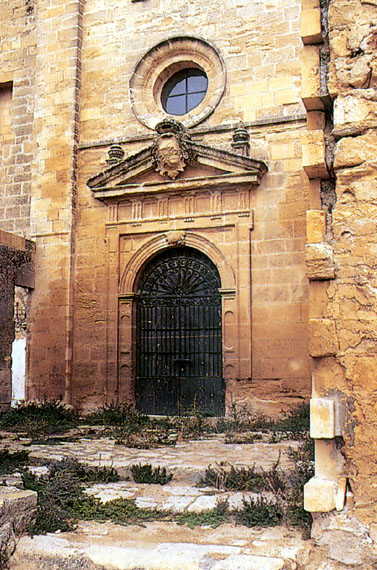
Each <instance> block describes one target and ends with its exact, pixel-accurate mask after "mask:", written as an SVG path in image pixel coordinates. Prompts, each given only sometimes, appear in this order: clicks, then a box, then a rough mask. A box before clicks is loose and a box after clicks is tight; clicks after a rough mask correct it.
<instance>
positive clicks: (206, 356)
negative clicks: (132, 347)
mask: <svg viewBox="0 0 377 570" xmlns="http://www.w3.org/2000/svg"><path fill="white" fill-rule="evenodd" d="M219 288H220V277H219V273H218V271H217V269H216V267H215V266H214V264H213V263H212V262H211V261H210V260H209V259H208V258H207V257H206V256H204V255H203V254H201V253H200V252H198V251H196V250H194V249H191V248H183V247H180V248H175V249H169V250H168V251H165V252H164V253H163V254H160V255H159V256H157V257H156V258H155V259H154V260H152V262H151V263H150V264H149V265H148V266H147V268H146V269H145V270H144V272H143V274H142V276H141V279H140V281H139V294H138V299H137V315H136V320H137V325H136V329H137V333H136V403H137V407H138V409H139V410H140V411H142V412H144V413H147V414H166V415H175V414H181V413H183V412H184V411H186V410H190V409H191V408H193V406H196V408H198V409H200V410H202V411H205V412H209V413H212V414H214V415H217V416H219V415H223V414H224V382H223V377H222V330H221V298H220V294H219Z"/></svg>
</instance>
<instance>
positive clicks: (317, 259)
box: [305, 242, 335, 280]
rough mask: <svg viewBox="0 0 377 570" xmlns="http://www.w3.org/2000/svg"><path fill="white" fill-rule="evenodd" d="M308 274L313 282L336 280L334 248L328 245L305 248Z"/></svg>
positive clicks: (320, 244)
mask: <svg viewBox="0 0 377 570" xmlns="http://www.w3.org/2000/svg"><path fill="white" fill-rule="evenodd" d="M305 262H306V274H307V276H308V278H309V279H311V280H322V279H334V278H335V266H334V259H333V250H332V247H331V246H330V245H329V244H327V243H324V242H322V243H311V244H306V246H305Z"/></svg>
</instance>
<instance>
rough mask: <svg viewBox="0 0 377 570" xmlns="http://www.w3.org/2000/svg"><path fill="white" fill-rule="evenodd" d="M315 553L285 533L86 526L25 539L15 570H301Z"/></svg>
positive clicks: (279, 529) (163, 526) (151, 525)
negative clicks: (303, 557)
mask: <svg viewBox="0 0 377 570" xmlns="http://www.w3.org/2000/svg"><path fill="white" fill-rule="evenodd" d="M308 548H309V545H308V542H307V541H305V542H304V541H302V539H301V538H300V535H299V533H297V532H294V531H291V530H288V529H286V528H284V527H275V528H273V529H246V528H240V527H235V526H233V525H223V526H221V527H219V528H218V529H208V528H200V529H193V530H191V529H188V528H187V527H180V526H179V525H176V524H175V523H161V522H156V523H147V524H145V525H143V526H142V527H140V526H135V525H132V526H127V527H123V526H119V525H114V524H112V523H92V522H91V523H85V524H81V525H80V526H79V528H78V529H77V530H76V531H75V532H71V533H61V534H59V535H56V534H54V535H47V536H36V537H34V538H30V537H23V538H22V539H21V540H20V541H19V543H18V546H17V550H16V553H15V555H14V556H13V557H12V559H11V563H10V570H63V569H64V570H66V569H67V570H71V569H76V568H77V569H78V568H80V569H81V568H84V569H87V570H104V569H106V570H136V569H137V570H295V569H296V568H297V565H296V562H295V560H296V558H297V556H298V554H299V553H300V552H301V551H305V550H307V549H308Z"/></svg>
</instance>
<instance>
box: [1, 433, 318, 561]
mask: <svg viewBox="0 0 377 570" xmlns="http://www.w3.org/2000/svg"><path fill="white" fill-rule="evenodd" d="M1 444H2V447H3V446H4V445H7V447H8V449H10V450H11V451H12V450H19V449H20V446H22V445H25V444H26V445H28V447H27V449H28V450H29V451H30V455H29V457H30V458H34V459H37V458H39V459H46V458H48V459H61V458H63V457H75V458H77V459H78V460H80V461H82V462H85V463H88V464H90V465H101V466H104V465H106V466H113V467H115V468H116V469H117V470H118V472H119V473H120V474H121V475H122V476H123V477H124V478H126V476H127V475H129V470H130V466H131V465H132V464H135V463H142V464H143V463H150V464H152V465H153V466H155V467H156V466H161V467H166V469H167V471H168V472H169V473H173V475H174V477H173V479H172V481H171V482H170V483H169V484H167V485H164V486H159V485H147V484H142V485H136V484H135V483H134V482H133V481H129V480H128V481H126V480H122V481H120V482H118V483H109V484H102V483H101V484H96V485H93V486H92V487H90V488H89V489H88V490H87V492H88V493H90V494H92V495H94V496H95V497H97V498H99V499H100V500H101V501H103V502H106V501H109V500H112V499H115V498H118V497H123V498H133V499H135V501H136V505H137V506H139V507H143V508H158V509H160V510H169V511H170V512H176V513H182V512H201V511H205V510H208V509H212V508H213V507H214V506H215V505H216V503H217V501H218V500H224V499H227V500H228V503H229V506H230V507H231V508H237V507H239V506H241V505H242V501H243V497H244V496H245V497H246V498H247V497H249V496H251V495H252V493H239V492H238V493H230V492H220V491H214V490H213V489H212V488H211V489H209V488H204V489H201V488H197V487H196V486H195V483H196V482H197V480H198V479H199V477H200V476H202V475H203V474H204V471H205V469H206V467H207V466H208V464H214V463H216V462H217V463H219V462H220V461H228V462H229V463H232V464H233V465H236V466H238V467H241V466H244V467H247V466H250V465H254V464H255V465H256V466H263V467H264V469H268V468H269V467H271V466H272V465H273V464H274V463H275V462H276V461H277V459H278V457H279V454H281V459H280V462H281V467H282V468H287V467H288V466H289V461H290V460H289V459H288V457H287V455H286V454H285V453H284V451H286V449H287V448H288V447H289V446H294V445H295V443H294V442H280V443H276V444H271V443H268V442H266V441H258V442H255V443H254V444H252V445H248V444H225V442H224V438H223V437H221V436H216V437H210V438H208V439H206V440H204V439H202V440H198V441H185V442H182V443H178V444H177V445H176V446H174V447H173V446H169V447H162V448H157V449H149V450H137V449H130V448H126V447H123V446H117V445H115V443H114V441H113V440H110V439H81V440H80V441H79V442H62V443H60V444H59V445H30V442H28V441H20V440H16V439H13V440H9V441H4V439H3V440H2V441H1ZM32 469H34V470H35V471H37V472H38V471H40V472H43V470H44V469H46V468H45V467H32ZM8 480H9V481H8V482H9V483H13V484H15V483H16V484H17V476H16V477H15V476H11V477H9V478H8ZM310 547H311V541H304V540H303V539H302V538H301V534H300V532H299V531H294V530H292V529H288V528H286V527H284V526H279V527H273V528H252V529H250V528H247V527H244V526H236V525H235V524H223V525H221V526H219V527H218V528H210V527H195V528H193V529H191V528H189V527H188V526H186V525H183V526H182V525H179V524H177V523H175V522H161V521H160V522H148V523H145V524H142V525H129V526H121V525H116V524H113V523H112V522H104V523H97V522H89V523H88V522H82V523H80V524H79V526H78V527H77V529H76V530H75V531H74V532H69V533H55V534H48V535H44V536H34V537H33V538H31V537H29V536H23V537H22V538H20V539H19V541H18V544H17V548H16V551H15V554H14V555H13V556H12V558H11V560H10V569H11V570H76V569H82V570H100V569H102V570H103V569H106V570H294V569H296V568H298V567H299V566H298V559H302V558H303V557H304V558H305V553H306V552H307V551H308V549H310Z"/></svg>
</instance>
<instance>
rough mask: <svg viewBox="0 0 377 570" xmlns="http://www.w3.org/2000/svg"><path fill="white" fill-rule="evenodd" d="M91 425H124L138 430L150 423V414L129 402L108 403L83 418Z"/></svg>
mask: <svg viewBox="0 0 377 570" xmlns="http://www.w3.org/2000/svg"><path fill="white" fill-rule="evenodd" d="M83 419H84V420H85V422H86V423H88V424H90V425H104V426H122V427H124V428H126V427H127V428H128V429H129V431H130V432H131V431H137V430H140V428H142V427H145V426H148V425H150V420H149V418H148V416H146V415H144V414H142V413H140V412H139V411H138V410H136V409H135V407H134V406H132V405H131V404H129V403H127V402H123V403H121V404H114V403H111V404H107V405H105V406H103V408H100V409H98V410H96V411H94V412H92V413H91V414H89V415H87V416H85V418H83Z"/></svg>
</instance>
